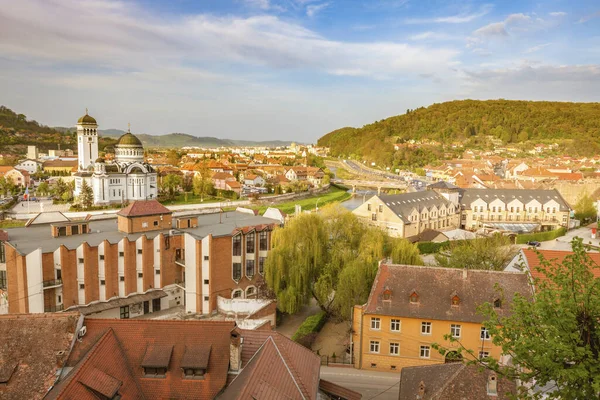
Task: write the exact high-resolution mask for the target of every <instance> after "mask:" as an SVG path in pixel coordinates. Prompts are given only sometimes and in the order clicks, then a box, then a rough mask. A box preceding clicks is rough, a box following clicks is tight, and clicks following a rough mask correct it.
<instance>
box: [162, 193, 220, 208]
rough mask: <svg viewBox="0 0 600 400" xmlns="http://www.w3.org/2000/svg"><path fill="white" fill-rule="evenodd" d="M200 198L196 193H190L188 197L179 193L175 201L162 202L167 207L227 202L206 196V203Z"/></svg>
mask: <svg viewBox="0 0 600 400" xmlns="http://www.w3.org/2000/svg"><path fill="white" fill-rule="evenodd" d="M200 200H201V199H200V196H196V195H195V194H194V193H188V194H187V197H186V195H185V194H184V193H179V194H177V195H176V196H175V199H173V200H166V201H161V203H162V204H164V205H165V206H172V205H176V204H204V203H217V202H219V201H225V199H220V198H218V197H212V196H204V201H202V202H201V201H200Z"/></svg>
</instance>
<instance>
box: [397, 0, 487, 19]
mask: <svg viewBox="0 0 600 400" xmlns="http://www.w3.org/2000/svg"><path fill="white" fill-rule="evenodd" d="M492 8H493V7H492V6H491V5H489V4H484V5H483V6H482V7H481V8H480V9H479V11H478V12H476V13H472V14H457V15H450V16H445V17H434V18H409V19H407V20H405V21H404V22H405V23H407V24H429V23H446V24H463V23H466V22H471V21H473V20H475V19H477V18H480V17H483V16H484V15H486V14H488V13H489V12H490V11H492Z"/></svg>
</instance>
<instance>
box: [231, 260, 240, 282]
mask: <svg viewBox="0 0 600 400" xmlns="http://www.w3.org/2000/svg"><path fill="white" fill-rule="evenodd" d="M233 279H234V280H236V281H239V280H240V279H242V263H233Z"/></svg>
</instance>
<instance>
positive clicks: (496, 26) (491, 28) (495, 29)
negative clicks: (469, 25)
mask: <svg viewBox="0 0 600 400" xmlns="http://www.w3.org/2000/svg"><path fill="white" fill-rule="evenodd" d="M473 34H474V35H476V36H488V37H493V36H508V32H506V29H505V28H504V22H494V23H491V24H489V25H486V26H483V27H481V28H479V29H477V30H476V31H475V32H473Z"/></svg>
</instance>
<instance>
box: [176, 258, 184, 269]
mask: <svg viewBox="0 0 600 400" xmlns="http://www.w3.org/2000/svg"><path fill="white" fill-rule="evenodd" d="M175 264H178V265H181V266H182V267H185V258H181V257H175Z"/></svg>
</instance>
